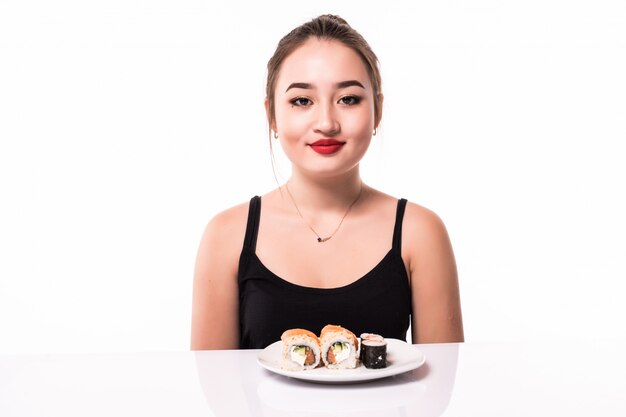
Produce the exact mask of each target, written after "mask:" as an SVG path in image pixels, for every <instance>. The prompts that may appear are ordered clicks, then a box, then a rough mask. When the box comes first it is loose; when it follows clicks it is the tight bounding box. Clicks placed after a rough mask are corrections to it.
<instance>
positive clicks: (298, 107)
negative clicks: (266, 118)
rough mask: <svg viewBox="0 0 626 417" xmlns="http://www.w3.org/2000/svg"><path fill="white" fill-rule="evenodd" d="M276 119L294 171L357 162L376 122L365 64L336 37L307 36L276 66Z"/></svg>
mask: <svg viewBox="0 0 626 417" xmlns="http://www.w3.org/2000/svg"><path fill="white" fill-rule="evenodd" d="M274 100H275V123H274V126H272V128H273V129H274V130H275V131H276V132H278V135H279V138H280V142H281V145H282V147H283V149H284V151H285V154H286V155H287V157H288V158H289V159H290V160H291V162H292V164H293V168H294V170H300V171H301V172H302V173H309V174H315V175H322V176H334V175H340V174H342V173H345V172H348V171H350V170H351V169H353V168H354V167H356V166H357V165H358V163H359V161H360V160H361V158H362V157H363V155H364V154H365V152H366V151H367V148H368V147H369V144H370V141H371V138H372V131H373V129H374V127H375V126H374V125H375V116H374V94H373V90H372V85H371V82H370V78H369V76H368V73H367V69H366V67H365V64H364V63H363V61H362V60H361V58H360V57H359V55H358V54H357V53H356V52H355V51H354V50H352V49H351V48H349V47H347V46H345V45H344V44H342V43H340V42H337V41H329V40H319V39H317V38H311V39H309V40H308V41H307V42H306V43H304V44H303V45H302V46H300V47H299V48H298V49H296V50H295V51H294V52H292V53H291V54H290V55H289V56H287V58H286V59H285V60H284V62H283V63H282V65H281V68H280V73H279V76H278V79H277V81H276V89H275V91H274Z"/></svg>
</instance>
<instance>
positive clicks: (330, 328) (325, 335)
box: [320, 324, 359, 369]
mask: <svg viewBox="0 0 626 417" xmlns="http://www.w3.org/2000/svg"><path fill="white" fill-rule="evenodd" d="M320 343H321V345H322V361H324V365H326V367H327V368H329V369H352V368H356V365H357V348H358V346H359V342H358V340H357V338H356V336H355V335H354V333H352V332H351V331H350V330H348V329H344V328H343V327H341V326H335V325H332V324H329V325H327V326H325V327H324V328H323V329H322V333H321V334H320Z"/></svg>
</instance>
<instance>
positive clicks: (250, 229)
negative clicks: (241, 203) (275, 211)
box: [243, 195, 261, 252]
mask: <svg viewBox="0 0 626 417" xmlns="http://www.w3.org/2000/svg"><path fill="white" fill-rule="evenodd" d="M260 218H261V197H259V196H258V195H255V196H254V197H252V198H251V199H250V208H249V209H248V224H247V225H246V237H245V239H244V241H243V246H244V248H248V249H250V250H251V251H252V252H254V251H255V250H256V238H257V235H258V234H259V219H260Z"/></svg>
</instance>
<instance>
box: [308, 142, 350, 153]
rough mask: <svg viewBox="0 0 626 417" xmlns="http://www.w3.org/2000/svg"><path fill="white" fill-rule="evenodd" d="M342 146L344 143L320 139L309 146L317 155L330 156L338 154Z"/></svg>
mask: <svg viewBox="0 0 626 417" xmlns="http://www.w3.org/2000/svg"><path fill="white" fill-rule="evenodd" d="M343 145H345V142H340V141H338V140H335V139H320V140H317V141H315V142H313V143H311V144H310V145H309V146H310V147H311V149H313V150H314V151H315V152H317V153H319V154H322V155H330V154H334V153H336V152H338V151H339V150H340V149H341V148H342V147H343Z"/></svg>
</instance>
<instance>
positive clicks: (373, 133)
mask: <svg viewBox="0 0 626 417" xmlns="http://www.w3.org/2000/svg"><path fill="white" fill-rule="evenodd" d="M377 129H378V128H374V131H373V132H372V136H376V130H377Z"/></svg>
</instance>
